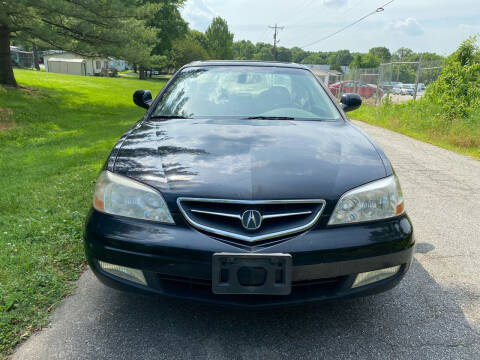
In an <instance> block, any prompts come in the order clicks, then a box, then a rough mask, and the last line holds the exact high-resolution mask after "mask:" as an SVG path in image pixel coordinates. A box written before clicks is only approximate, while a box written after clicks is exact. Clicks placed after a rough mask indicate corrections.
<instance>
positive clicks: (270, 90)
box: [84, 61, 414, 306]
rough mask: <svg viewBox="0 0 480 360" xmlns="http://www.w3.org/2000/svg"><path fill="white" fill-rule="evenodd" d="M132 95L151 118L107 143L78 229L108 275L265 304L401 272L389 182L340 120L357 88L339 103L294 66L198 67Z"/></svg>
mask: <svg viewBox="0 0 480 360" xmlns="http://www.w3.org/2000/svg"><path fill="white" fill-rule="evenodd" d="M361 88H362V89H365V87H361ZM364 91H366V90H364ZM370 94H371V93H370ZM134 102H135V103H136V104H137V105H139V106H141V107H143V108H145V109H147V112H146V114H145V115H144V117H143V118H142V119H141V120H140V121H139V122H137V123H136V124H135V125H134V126H132V127H131V128H130V130H128V131H127V132H126V133H125V135H123V136H122V138H121V139H120V140H119V141H118V142H117V144H116V145H115V147H114V148H113V150H112V152H111V154H110V156H109V158H108V159H107V161H106V163H105V165H104V167H103V169H102V171H101V173H100V176H99V178H98V181H97V185H96V189H95V195H94V199H93V207H92V209H91V211H90V213H89V215H88V218H87V221H86V225H85V226H86V227H85V232H84V239H85V251H86V256H87V259H88V263H89V265H90V267H91V268H92V270H93V271H94V273H95V274H96V276H97V277H98V278H99V279H100V280H101V281H103V282H104V283H105V284H107V285H110V286H112V287H116V288H119V289H123V290H130V291H135V292H139V293H150V294H164V295H169V296H173V297H181V298H188V299H196V300H200V301H206V302H213V303H223V304H234V305H241V306H266V305H283V304H298V303H301V302H306V301H320V300H331V299H336V298H340V297H352V296H357V295H367V294H373V293H376V292H380V291H384V290H388V289H390V288H392V287H393V286H395V285H396V284H398V283H399V281H400V280H401V279H402V277H403V276H404V275H405V273H406V272H407V270H408V268H409V266H410V263H411V261H412V256H413V250H414V237H413V228H412V224H411V222H410V219H409V218H408V216H407V214H406V213H405V207H404V201H403V195H402V190H401V188H400V183H399V181H398V178H397V176H396V175H395V172H394V170H393V168H392V166H391V164H390V162H389V161H388V159H387V157H386V156H385V154H384V153H383V151H382V150H381V149H380V148H379V147H378V145H377V144H376V143H375V142H374V141H373V140H372V139H370V138H369V137H368V135H367V134H365V133H364V132H363V131H362V130H360V129H359V128H357V127H356V126H355V125H354V124H353V123H352V122H351V121H350V120H349V119H348V118H347V116H346V115H345V112H347V111H351V110H355V109H357V108H358V107H359V106H360V105H361V103H362V99H361V98H360V96H359V95H358V94H343V95H342V99H341V102H340V104H339V103H338V102H337V100H336V99H335V98H334V97H333V96H332V95H331V94H330V93H329V92H328V91H326V88H325V87H324V86H323V84H322V83H320V82H319V81H318V79H317V78H316V77H315V75H314V74H313V73H312V72H311V71H310V69H308V68H306V67H304V66H302V65H298V64H291V63H272V62H251V61H249V62H242V61H204V62H194V63H191V64H189V65H186V66H184V67H183V68H181V69H180V70H179V71H178V72H177V73H176V75H174V77H173V78H172V79H171V81H169V83H168V84H167V85H166V87H164V88H163V90H162V91H161V93H160V94H159V95H158V96H157V98H156V99H155V100H153V99H152V95H151V93H150V92H149V91H147V90H139V91H137V92H135V94H134Z"/></svg>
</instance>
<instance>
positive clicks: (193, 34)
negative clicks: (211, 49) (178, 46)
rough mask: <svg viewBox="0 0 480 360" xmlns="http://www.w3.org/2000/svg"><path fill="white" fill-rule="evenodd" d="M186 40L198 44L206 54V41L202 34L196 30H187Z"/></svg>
mask: <svg viewBox="0 0 480 360" xmlns="http://www.w3.org/2000/svg"><path fill="white" fill-rule="evenodd" d="M187 38H188V39H191V40H193V41H195V42H196V43H198V44H200V46H201V47H202V48H204V49H205V51H207V52H208V40H207V37H206V36H205V34H204V33H202V32H201V31H198V30H188V33H187Z"/></svg>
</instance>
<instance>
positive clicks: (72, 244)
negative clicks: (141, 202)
mask: <svg viewBox="0 0 480 360" xmlns="http://www.w3.org/2000/svg"><path fill="white" fill-rule="evenodd" d="M15 76H16V78H17V80H18V82H19V84H20V85H21V86H22V87H24V88H26V89H18V90H15V89H4V88H2V87H0V189H1V190H0V192H1V196H0V357H2V355H3V356H5V355H6V354H8V353H9V352H10V351H11V350H12V348H13V346H14V345H15V344H16V343H17V342H18V341H19V340H20V339H22V338H25V337H26V336H28V335H29V334H30V333H31V332H32V331H33V330H34V329H37V328H39V327H41V326H42V325H44V324H46V323H47V321H48V313H49V312H50V311H51V310H52V308H53V307H54V306H55V304H57V303H58V302H59V301H60V300H61V299H62V297H64V296H65V295H67V294H68V293H70V292H71V291H72V289H73V288H74V284H73V281H74V280H75V279H77V278H78V276H79V275H80V273H81V271H82V269H83V268H84V255H83V247H82V226H83V222H84V220H85V215H86V213H87V211H88V209H89V207H90V204H91V197H92V192H93V187H94V181H95V178H96V176H97V173H98V171H99V170H100V168H101V166H102V165H103V162H104V161H105V159H106V157H107V156H108V154H109V151H110V150H111V148H112V146H113V145H114V144H115V142H116V140H117V139H118V138H119V137H120V136H121V135H122V134H123V133H124V132H125V131H126V130H127V129H128V128H129V127H130V126H131V125H132V124H133V123H135V122H136V121H137V120H139V119H140V118H141V116H142V114H143V113H144V110H142V109H141V108H139V107H136V106H135V105H134V104H133V102H132V94H133V92H134V90H136V89H144V88H147V89H150V90H151V91H152V94H153V95H156V94H157V93H158V91H159V90H160V89H161V88H162V87H163V85H164V84H165V82H164V81H159V80H151V81H140V80H136V79H128V78H99V77H82V76H73V75H62V74H52V73H45V72H36V71H28V70H17V71H15Z"/></svg>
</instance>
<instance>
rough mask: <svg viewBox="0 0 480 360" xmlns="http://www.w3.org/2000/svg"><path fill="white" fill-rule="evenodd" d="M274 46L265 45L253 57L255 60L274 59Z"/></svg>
mask: <svg viewBox="0 0 480 360" xmlns="http://www.w3.org/2000/svg"><path fill="white" fill-rule="evenodd" d="M272 50H273V46H272V47H270V48H269V47H268V46H265V47H263V48H262V49H261V50H260V52H259V53H256V54H255V55H253V58H254V59H255V60H262V61H273V51H272Z"/></svg>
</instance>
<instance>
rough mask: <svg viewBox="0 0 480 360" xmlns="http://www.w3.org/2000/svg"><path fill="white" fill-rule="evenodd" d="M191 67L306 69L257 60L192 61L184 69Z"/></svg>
mask: <svg viewBox="0 0 480 360" xmlns="http://www.w3.org/2000/svg"><path fill="white" fill-rule="evenodd" d="M191 66H265V67H267V66H270V67H271V66H274V67H284V68H296V69H307V70H308V67H306V66H305V65H301V64H297V63H287V62H281V61H257V60H205V61H193V62H191V63H189V64H187V65H185V67H191Z"/></svg>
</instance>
